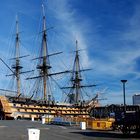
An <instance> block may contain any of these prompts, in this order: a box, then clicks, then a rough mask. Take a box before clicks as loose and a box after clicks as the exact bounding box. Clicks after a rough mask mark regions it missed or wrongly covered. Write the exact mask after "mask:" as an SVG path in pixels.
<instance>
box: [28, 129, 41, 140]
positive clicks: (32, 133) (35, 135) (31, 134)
mask: <svg viewBox="0 0 140 140" xmlns="http://www.w3.org/2000/svg"><path fill="white" fill-rule="evenodd" d="M39 139H40V130H39V129H35V128H31V129H28V140H39Z"/></svg>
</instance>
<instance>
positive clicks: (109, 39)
mask: <svg viewBox="0 0 140 140" xmlns="http://www.w3.org/2000/svg"><path fill="white" fill-rule="evenodd" d="M43 2H44V4H45V9H46V10H45V12H46V17H47V27H48V28H49V27H54V28H53V30H49V31H48V47H49V52H50V53H51V52H57V51H63V52H64V53H63V54H62V55H61V56H58V58H51V62H52V65H55V66H54V68H53V71H60V70H62V69H67V68H71V66H72V60H73V57H74V54H73V53H72V51H73V50H74V49H75V40H76V39H77V40H78V42H79V43H78V46H79V48H80V49H84V51H81V52H80V55H81V63H82V67H84V68H92V71H89V72H88V74H86V73H84V74H83V76H84V77H86V82H88V83H94V84H97V85H98V86H97V87H96V88H93V89H91V90H90V91H89V92H90V93H91V96H94V95H95V94H96V93H97V92H99V93H100V98H107V100H104V101H101V102H102V103H103V104H111V103H123V95H122V84H121V82H120V80H121V79H127V80H128V82H127V84H126V102H127V103H128V104H132V96H133V95H134V94H136V93H140V86H139V84H140V10H139V9H140V1H139V0H86V1H85V0H46V1H45V0H44V1H43ZM41 4H42V1H40V0H13V1H11V0H1V4H0V9H1V12H0V27H1V28H0V48H1V49H0V55H1V58H3V59H5V60H6V62H7V63H10V62H9V61H8V59H9V58H10V56H11V52H12V47H13V46H14V32H15V19H16V18H15V17H16V14H17V13H18V16H19V23H20V31H21V33H20V37H21V46H22V47H21V52H22V53H23V54H30V58H28V59H27V60H23V64H24V65H25V64H28V66H27V65H25V68H26V69H32V67H33V66H34V63H35V62H31V61H29V60H31V58H32V57H35V56H37V55H38V50H39V49H38V48H39V44H40V41H39V38H40V36H41V35H40V31H41ZM58 59H60V61H57V60H58ZM63 63H64V64H63ZM29 66H30V67H29ZM5 69H6V68H5V66H4V65H3V64H2V63H1V65H0V76H1V81H0V88H6V85H7V83H8V80H9V77H5V74H7V73H9V71H8V70H6V71H5ZM59 79H61V77H58V80H59ZM27 83H28V82H27ZM27 85H28V88H27V87H26V89H30V88H31V87H30V86H29V85H30V84H29V83H28V84H27ZM24 88H25V87H24ZM59 92H60V91H59ZM57 98H59V96H57Z"/></svg>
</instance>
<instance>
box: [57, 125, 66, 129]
mask: <svg viewBox="0 0 140 140" xmlns="http://www.w3.org/2000/svg"><path fill="white" fill-rule="evenodd" d="M59 127H60V128H62V129H67V128H66V127H65V126H59Z"/></svg>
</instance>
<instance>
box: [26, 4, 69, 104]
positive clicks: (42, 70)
mask: <svg viewBox="0 0 140 140" xmlns="http://www.w3.org/2000/svg"><path fill="white" fill-rule="evenodd" d="M42 11H43V30H42V44H41V55H40V56H39V57H37V58H34V59H33V60H36V59H38V60H39V61H38V62H39V64H38V65H37V67H36V68H37V69H38V70H39V75H38V76H35V77H29V78H27V80H29V79H36V78H41V80H42V81H43V100H44V101H45V102H47V103H49V101H51V98H52V97H51V87H50V85H49V80H50V78H52V76H55V75H58V74H63V73H69V72H70V71H63V72H56V73H51V72H50V69H51V68H52V67H51V65H50V60H49V57H51V56H54V55H58V54H61V53H62V52H55V53H52V54H48V46H47V27H46V16H45V9H44V5H42ZM53 80H54V79H53Z"/></svg>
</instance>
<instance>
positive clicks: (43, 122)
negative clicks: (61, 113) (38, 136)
mask: <svg viewBox="0 0 140 140" xmlns="http://www.w3.org/2000/svg"><path fill="white" fill-rule="evenodd" d="M42 124H45V116H42Z"/></svg>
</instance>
